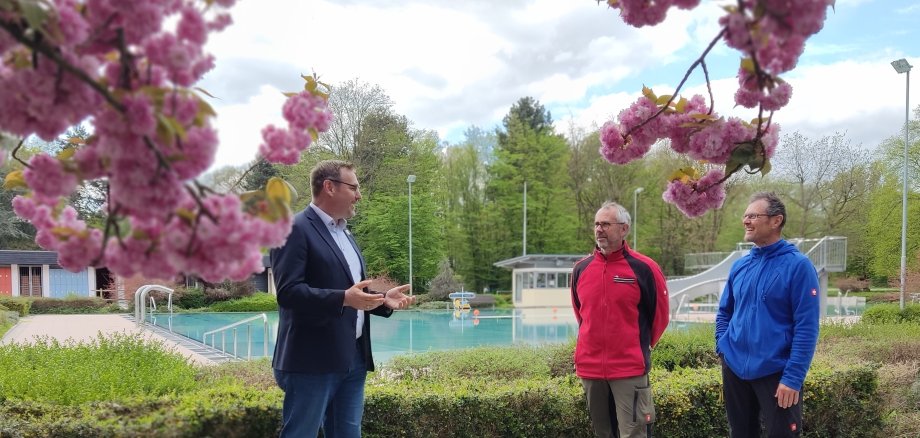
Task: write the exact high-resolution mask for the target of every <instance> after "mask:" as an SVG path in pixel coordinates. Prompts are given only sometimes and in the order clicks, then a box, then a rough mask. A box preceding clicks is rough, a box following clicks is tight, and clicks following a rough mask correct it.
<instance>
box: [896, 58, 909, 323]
mask: <svg viewBox="0 0 920 438" xmlns="http://www.w3.org/2000/svg"><path fill="white" fill-rule="evenodd" d="M891 66H892V67H894V69H895V71H897V72H898V74H900V73H907V88H906V91H905V99H904V102H905V103H904V184H903V186H902V188H901V310H904V290H905V283H906V282H907V147H908V145H909V144H910V143H909V141H910V129H909V125H908V123H909V121H910V69H911V67H912V66H911V65H910V64H908V63H907V60H906V59H904V58H901V59H899V60H897V61H891Z"/></svg>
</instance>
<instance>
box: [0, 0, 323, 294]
mask: <svg viewBox="0 0 920 438" xmlns="http://www.w3.org/2000/svg"><path fill="white" fill-rule="evenodd" d="M234 3H235V0H145V1H130V2H129V1H123V0H49V1H48V2H47V5H48V6H49V7H48V8H47V9H41V10H40V11H38V12H36V10H35V8H31V9H30V8H29V7H28V5H26V2H25V1H23V2H22V6H20V3H19V2H16V1H13V2H10V5H11V9H10V10H5V11H4V12H3V13H2V14H0V89H2V90H3V92H2V93H0V130H2V131H6V132H10V133H12V134H15V135H18V136H22V137H27V136H31V135H37V136H39V137H41V138H44V139H46V140H50V139H54V138H57V137H58V136H60V135H61V134H62V133H63V132H64V131H65V130H67V129H68V128H69V127H71V126H73V125H75V124H77V123H81V122H82V121H89V123H90V124H91V125H92V129H91V130H92V132H93V134H92V136H90V137H89V138H88V139H86V140H85V141H79V142H73V143H72V144H70V145H69V146H68V147H66V148H65V149H64V151H62V152H61V153H59V154H58V155H57V156H51V155H48V154H46V153H39V154H37V155H34V156H33V157H32V158H31V159H30V160H29V161H28V163H27V164H26V168H25V169H24V170H23V171H22V172H21V175H20V176H21V178H20V179H19V181H20V184H19V186H21V187H22V188H23V189H26V190H27V192H26V193H25V194H23V195H20V196H17V197H16V198H15V199H14V201H13V207H14V211H15V212H16V214H17V215H18V216H20V217H22V218H23V219H26V220H28V221H30V222H31V223H32V224H33V225H34V226H35V227H36V229H37V235H36V242H37V243H38V244H39V245H40V246H41V247H43V248H45V249H48V250H53V251H57V252H58V254H59V263H60V264H61V266H63V267H64V268H67V269H70V270H74V271H75V270H79V269H82V268H84V267H86V266H90V265H96V266H107V267H109V268H110V269H111V271H112V272H114V273H115V274H118V275H122V276H131V275H134V274H138V273H141V274H143V275H144V276H147V277H151V278H159V279H169V278H172V277H174V276H176V275H177V274H180V273H181V274H186V275H197V276H199V277H201V278H203V279H205V280H207V281H218V280H221V279H224V278H231V279H236V280H239V279H244V278H246V277H247V276H249V275H250V274H252V273H253V272H258V271H261V270H262V263H261V248H263V247H270V246H278V245H280V244H283V242H284V239H285V237H286V236H287V234H288V233H289V231H290V215H289V213H288V212H287V210H284V211H285V212H286V213H287V214H281V215H279V214H272V215H266V214H264V212H261V211H256V210H253V209H250V208H247V206H246V205H245V203H243V202H242V201H241V200H240V198H239V197H237V196H235V195H220V194H214V193H213V192H211V191H210V190H209V189H207V188H201V187H200V186H198V185H197V184H196V183H194V179H195V178H196V177H197V176H199V175H200V174H201V173H203V172H204V171H206V170H207V168H208V167H210V165H211V164H212V163H213V161H214V156H215V153H216V150H217V146H218V137H217V132H216V131H215V129H214V128H213V126H212V124H211V120H212V119H213V117H214V115H215V113H214V111H213V110H212V109H211V107H210V106H209V105H208V104H207V102H206V101H205V100H204V99H203V98H202V97H201V96H200V95H199V91H198V90H196V89H195V88H193V87H194V84H196V83H197V82H198V81H199V80H200V79H201V78H202V76H203V75H204V74H205V73H206V72H207V71H209V70H210V69H212V68H213V66H214V58H213V57H212V56H211V55H209V54H207V53H205V51H204V49H203V48H204V45H205V43H206V42H207V39H208V35H209V34H210V33H211V32H216V31H220V30H222V29H224V28H225V27H226V26H228V25H229V24H230V23H231V21H232V20H231V18H230V15H229V12H228V8H229V7H231V6H232V5H233V4H234ZM35 14H38V15H37V16H36V15H35ZM325 102H326V101H325V96H324V95H322V96H320V97H317V93H310V92H304V93H300V94H297V95H295V96H293V97H291V98H290V99H288V101H287V102H286V103H285V106H284V109H283V111H284V116H285V118H286V119H287V120H288V122H289V123H290V128H289V129H290V131H291V132H294V131H295V130H297V131H298V132H299V133H301V134H303V135H302V136H301V137H298V138H297V139H296V140H297V141H296V142H294V143H296V150H297V152H298V153H299V151H301V150H303V149H304V148H306V147H307V146H308V145H309V143H310V141H309V140H310V134H309V132H310V130H312V131H313V132H321V131H324V130H326V129H328V125H329V120H330V118H331V116H330V115H329V113H328V111H327V110H325ZM295 128H296V129H295ZM266 129H268V128H266ZM304 138H306V140H304ZM291 148H292V146H291V144H289V143H283V144H279V142H276V141H267V142H266V145H263V148H262V149H261V153H262V154H263V155H264V156H266V157H269V158H270V159H271V158H273V157H279V156H283V157H285V159H284V160H274V161H282V162H287V163H290V162H291V159H290V158H289V156H290V149H291ZM294 161H296V160H294ZM94 179H104V180H106V181H107V182H108V198H107V203H106V205H105V209H106V212H107V213H108V219H107V221H106V223H105V225H104V226H103V227H102V228H101V229H96V228H93V227H91V226H89V225H87V224H86V223H85V222H84V221H83V220H81V219H80V218H79V217H78V215H77V213H76V210H75V209H74V208H73V207H71V206H69V205H66V197H67V196H69V195H70V194H71V193H72V192H73V191H74V190H76V189H77V188H78V186H79V185H80V184H82V183H83V182H85V181H88V180H94ZM13 180H14V185H15V180H16V178H13Z"/></svg>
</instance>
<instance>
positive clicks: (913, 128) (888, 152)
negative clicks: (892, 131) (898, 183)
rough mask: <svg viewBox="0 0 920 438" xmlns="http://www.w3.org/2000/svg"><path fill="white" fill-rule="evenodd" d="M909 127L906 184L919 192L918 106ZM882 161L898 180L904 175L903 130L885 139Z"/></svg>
mask: <svg viewBox="0 0 920 438" xmlns="http://www.w3.org/2000/svg"><path fill="white" fill-rule="evenodd" d="M908 126H909V127H910V134H909V137H910V138H909V139H908V141H910V147H909V148H908V150H907V184H908V185H909V186H910V187H911V189H912V190H914V191H920V106H917V108H915V109H914V119H913V120H911V121H910V123H909V124H908ZM881 154H882V159H883V160H884V162H885V163H886V164H887V166H888V168H889V169H890V170H891V171H892V173H896V174H897V175H898V178H901V175H903V174H904V171H903V166H904V128H903V127H902V128H901V133H900V134H897V135H892V136H891V137H889V138H887V139H886V140H885V141H884V142H882V145H881Z"/></svg>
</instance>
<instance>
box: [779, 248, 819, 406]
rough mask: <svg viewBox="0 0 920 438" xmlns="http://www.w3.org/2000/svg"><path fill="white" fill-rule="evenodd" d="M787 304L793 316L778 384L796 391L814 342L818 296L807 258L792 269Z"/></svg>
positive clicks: (800, 382) (817, 316)
mask: <svg viewBox="0 0 920 438" xmlns="http://www.w3.org/2000/svg"><path fill="white" fill-rule="evenodd" d="M790 286H791V287H790V290H789V304H790V308H791V309H792V315H793V331H792V345H791V349H790V352H789V360H788V361H787V362H786V368H785V369H784V370H783V376H782V378H780V383H782V384H784V385H786V386H788V387H790V388H792V389H795V390H797V391H800V390H801V389H802V383H803V382H804V381H805V374H807V373H808V368H809V367H810V366H811V360H812V357H814V354H815V347H816V345H817V343H818V325H819V319H820V318H821V297H820V296H819V294H820V292H819V290H818V274H817V272H815V267H814V266H813V265H812V264H811V262H810V261H809V260H808V259H807V258H804V257H802V258H800V259H799V260H798V261H797V263H796V266H795V268H794V269H793V270H792V279H791V281H790Z"/></svg>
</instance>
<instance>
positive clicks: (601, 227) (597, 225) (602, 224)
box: [594, 222, 626, 230]
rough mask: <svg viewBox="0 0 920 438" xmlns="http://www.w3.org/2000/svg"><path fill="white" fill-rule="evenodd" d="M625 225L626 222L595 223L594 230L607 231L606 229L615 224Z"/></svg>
mask: <svg viewBox="0 0 920 438" xmlns="http://www.w3.org/2000/svg"><path fill="white" fill-rule="evenodd" d="M625 223H626V222H595V223H594V228H600V229H602V230H606V229H608V228H610V226H611V225H614V224H616V225H623V224H625Z"/></svg>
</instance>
